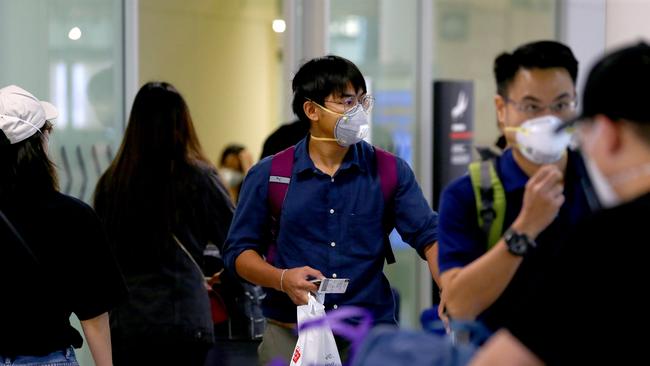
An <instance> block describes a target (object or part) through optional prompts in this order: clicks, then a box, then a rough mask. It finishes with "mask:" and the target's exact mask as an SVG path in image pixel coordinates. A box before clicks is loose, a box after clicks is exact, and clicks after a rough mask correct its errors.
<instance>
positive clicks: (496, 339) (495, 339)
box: [470, 329, 544, 366]
mask: <svg viewBox="0 0 650 366" xmlns="http://www.w3.org/2000/svg"><path fill="white" fill-rule="evenodd" d="M543 364H544V363H543V362H542V360H540V359H539V358H538V357H537V355H535V354H534V353H533V352H531V351H530V350H529V349H528V348H526V346H525V345H523V344H522V343H521V342H520V341H519V340H518V339H517V338H515V337H514V336H513V335H512V334H510V332H508V331H507V330H505V329H502V330H500V331H498V332H497V333H496V334H495V335H494V336H492V337H491V338H490V339H489V340H488V341H487V343H485V344H484V345H483V347H481V348H479V350H478V352H477V353H476V354H475V355H474V357H473V358H472V360H471V361H470V365H471V366H483V365H487V366H490V365H503V366H507V365H513V366H514V365H516V366H541V365H543Z"/></svg>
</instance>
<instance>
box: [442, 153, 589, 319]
mask: <svg viewBox="0 0 650 366" xmlns="http://www.w3.org/2000/svg"><path fill="white" fill-rule="evenodd" d="M579 159H581V158H580V156H579V155H578V154H577V153H575V152H569V158H568V162H567V169H566V174H565V177H564V196H565V202H564V204H563V205H562V207H561V208H560V212H559V213H558V216H557V218H556V219H555V220H554V221H553V223H551V225H550V226H549V227H548V228H546V230H544V231H543V232H542V233H541V234H540V235H539V236H538V237H537V239H536V241H537V244H538V246H537V249H536V250H535V251H534V252H532V253H531V254H530V255H528V256H526V258H524V260H523V262H522V264H521V266H520V267H519V269H518V270H517V272H516V273H515V276H514V277H513V279H512V281H511V282H510V284H509V285H508V286H507V287H506V289H505V290H504V292H503V294H501V296H500V297H499V298H498V299H497V301H496V302H495V303H494V304H492V306H490V307H488V308H487V309H486V310H485V311H484V312H483V313H482V314H481V315H480V316H479V319H481V320H483V321H484V322H485V323H486V325H487V326H488V327H490V328H492V329H497V328H499V327H501V326H502V325H503V322H504V319H506V317H508V316H509V314H511V313H512V310H513V309H516V308H517V304H519V302H520V301H521V300H522V297H523V294H524V293H525V291H524V290H525V287H526V286H527V284H529V283H530V281H531V279H532V278H533V277H534V276H535V274H536V273H537V272H539V271H538V269H539V268H540V266H544V265H545V264H546V263H548V262H549V259H550V258H551V257H552V256H553V255H554V254H553V253H554V251H555V250H556V249H557V248H556V244H557V243H559V242H561V241H562V240H563V239H564V238H565V237H566V236H567V234H568V233H569V232H570V230H572V228H573V227H575V225H576V224H577V223H578V222H579V221H580V220H581V219H583V218H584V217H585V216H587V215H588V214H589V212H590V209H589V205H588V204H587V199H586V197H585V195H584V191H583V189H582V183H581V179H580V177H579V175H578V169H577V164H580V163H581V162H580V161H579ZM495 165H496V171H497V174H498V175H499V178H500V179H501V182H502V184H503V188H504V190H505V194H506V213H505V218H504V223H503V230H504V231H505V230H506V229H507V228H508V227H510V225H511V224H512V222H513V221H514V220H515V218H516V217H517V215H519V212H520V211H521V205H522V201H523V195H524V190H525V186H526V182H527V181H528V176H527V175H526V174H525V173H524V172H523V171H522V170H521V168H520V167H519V165H517V163H516V162H515V160H514V157H513V155H512V150H511V149H507V150H506V151H504V153H503V155H502V156H501V157H500V158H498V159H497V161H496V164H495ZM439 230H440V231H439V238H440V247H439V265H440V273H443V272H445V271H447V270H449V269H452V268H457V267H464V266H466V265H468V264H469V263H471V262H472V261H474V260H475V259H477V258H479V257H480V256H482V255H483V254H485V252H486V251H487V238H486V235H485V234H484V233H483V231H482V230H481V228H480V227H479V225H478V218H477V213H476V201H475V197H474V190H473V188H472V183H471V180H470V177H469V175H464V176H462V177H460V178H458V179H456V180H455V181H454V182H452V183H451V184H449V186H447V187H446V189H445V190H444V191H443V193H442V196H441V203H440V228H439Z"/></svg>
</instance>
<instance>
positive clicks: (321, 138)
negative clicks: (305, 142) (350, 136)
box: [310, 135, 338, 141]
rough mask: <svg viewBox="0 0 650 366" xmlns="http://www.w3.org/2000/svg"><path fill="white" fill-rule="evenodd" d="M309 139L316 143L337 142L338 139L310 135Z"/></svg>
mask: <svg viewBox="0 0 650 366" xmlns="http://www.w3.org/2000/svg"><path fill="white" fill-rule="evenodd" d="M310 137H311V138H312V139H314V140H316V141H338V139H335V138H332V137H316V136H314V135H310Z"/></svg>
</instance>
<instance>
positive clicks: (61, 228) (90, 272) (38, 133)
mask: <svg viewBox="0 0 650 366" xmlns="http://www.w3.org/2000/svg"><path fill="white" fill-rule="evenodd" d="M56 115H57V111H56V109H55V108H54V106H52V105H51V104H49V103H47V102H40V101H39V100H38V99H36V97H34V96H33V95H32V94H30V93H29V92H27V91H26V90H24V89H21V88H19V87H17V86H13V85H12V86H8V87H5V88H2V89H0V131H1V133H0V293H1V294H2V297H3V301H2V311H0V364H3V365H5V364H8V365H54V364H56V365H62V366H63V365H78V363H77V360H76V357H75V353H74V348H79V347H81V344H82V342H83V341H82V338H81V335H80V334H79V332H78V331H77V330H75V329H74V328H73V327H72V326H71V325H70V320H69V318H70V315H71V313H75V315H76V316H77V317H78V318H79V319H80V320H81V326H82V328H83V332H84V335H85V336H86V340H87V341H88V345H89V347H90V351H91V353H92V356H93V358H94V360H95V364H96V365H111V364H112V362H111V343H110V331H109V323H108V311H109V310H110V309H111V308H112V307H113V306H114V305H115V304H116V303H117V302H118V301H119V300H120V299H121V298H123V297H124V295H125V293H126V289H125V286H124V282H123V281H122V277H121V275H120V273H119V270H118V267H117V265H116V262H115V259H114V257H113V255H112V253H111V251H110V248H109V246H108V243H107V240H106V235H105V233H104V231H103V229H102V226H101V223H100V221H99V219H98V218H97V216H96V215H95V213H94V212H93V210H92V208H90V206H88V205H86V204H85V203H83V202H81V201H79V200H77V199H75V198H73V197H69V196H66V195H64V194H62V193H60V192H58V185H57V176H56V171H55V167H54V164H53V163H52V162H51V161H50V159H49V157H48V155H47V144H48V139H49V135H50V132H51V131H52V124H51V122H50V121H51V120H52V119H54V118H56Z"/></svg>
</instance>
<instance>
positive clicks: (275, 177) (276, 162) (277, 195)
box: [266, 146, 295, 263]
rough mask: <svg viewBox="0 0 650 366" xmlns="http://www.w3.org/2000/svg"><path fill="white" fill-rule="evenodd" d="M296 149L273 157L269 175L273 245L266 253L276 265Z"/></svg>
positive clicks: (270, 245) (289, 149)
mask: <svg viewBox="0 0 650 366" xmlns="http://www.w3.org/2000/svg"><path fill="white" fill-rule="evenodd" d="M294 151H295V147H294V146H290V147H288V148H287V149H285V150H282V151H280V152H279V153H277V154H275V155H273V157H272V158H271V173H270V174H269V192H268V200H269V210H270V211H271V212H270V213H271V215H270V216H271V220H270V221H271V233H270V234H271V243H270V244H269V246H268V248H267V251H266V260H267V262H269V263H274V261H275V254H276V252H277V243H276V240H277V237H278V232H279V231H280V214H281V213H282V205H283V204H284V199H285V198H286V197H287V191H288V190H289V183H291V173H292V172H293V155H294Z"/></svg>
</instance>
